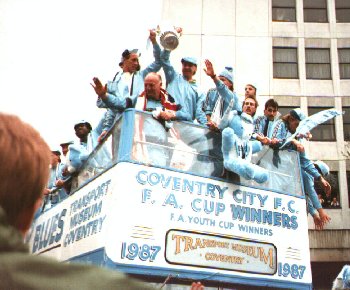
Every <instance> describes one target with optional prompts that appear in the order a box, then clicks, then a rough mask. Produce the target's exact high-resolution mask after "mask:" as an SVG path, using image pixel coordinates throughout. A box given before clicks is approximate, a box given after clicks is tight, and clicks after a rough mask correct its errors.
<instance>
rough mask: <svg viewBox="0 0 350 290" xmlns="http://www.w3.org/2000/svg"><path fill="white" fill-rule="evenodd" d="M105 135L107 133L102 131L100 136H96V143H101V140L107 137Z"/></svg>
mask: <svg viewBox="0 0 350 290" xmlns="http://www.w3.org/2000/svg"><path fill="white" fill-rule="evenodd" d="M107 133H108V131H102V133H101V135H100V136H98V138H97V142H98V143H101V142H102V140H103V138H104V137H105V136H106V135H107Z"/></svg>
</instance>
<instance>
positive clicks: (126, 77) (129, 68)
mask: <svg viewBox="0 0 350 290" xmlns="http://www.w3.org/2000/svg"><path fill="white" fill-rule="evenodd" d="M149 39H150V40H151V42H152V44H153V56H154V62H153V63H151V64H150V65H149V66H148V67H146V68H145V69H144V70H141V71H140V64H139V56H140V53H139V52H138V50H137V49H131V50H128V49H126V50H125V51H124V52H123V53H122V58H121V61H120V63H119V66H120V67H121V69H122V71H120V72H118V73H117V74H116V75H115V77H114V79H113V81H109V82H108V83H107V84H106V85H102V83H101V81H100V80H99V79H98V78H96V77H95V78H93V83H94V84H91V85H92V87H93V88H94V90H95V92H96V94H97V95H98V99H97V106H98V107H99V108H109V109H108V110H107V113H106V115H105V117H104V123H103V128H102V132H103V133H102V134H103V135H102V136H104V135H105V134H106V133H107V131H108V130H109V129H110V127H111V126H112V125H113V121H114V119H115V117H116V114H117V113H122V112H123V111H124V110H125V109H126V108H130V107H134V106H135V103H136V100H137V97H138V96H139V95H140V94H141V93H142V91H143V89H144V78H145V77H146V75H147V74H148V73H149V72H157V71H159V70H160V68H161V62H160V51H161V50H160V47H159V45H158V43H157V40H156V32H155V31H153V30H150V36H149Z"/></svg>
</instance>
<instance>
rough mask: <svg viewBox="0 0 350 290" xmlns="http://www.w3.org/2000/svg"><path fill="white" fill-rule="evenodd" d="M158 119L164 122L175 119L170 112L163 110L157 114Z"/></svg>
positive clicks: (173, 114) (173, 113) (172, 112)
mask: <svg viewBox="0 0 350 290" xmlns="http://www.w3.org/2000/svg"><path fill="white" fill-rule="evenodd" d="M159 119H162V120H165V121H171V120H175V119H176V114H175V112H174V111H172V110H165V111H161V112H160V113H159Z"/></svg>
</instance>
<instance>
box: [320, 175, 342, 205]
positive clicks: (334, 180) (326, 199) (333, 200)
mask: <svg viewBox="0 0 350 290" xmlns="http://www.w3.org/2000/svg"><path fill="white" fill-rule="evenodd" d="M325 179H326V180H327V181H328V182H329V184H330V185H331V187H332V191H331V194H330V195H328V196H327V195H326V194H325V192H324V190H323V187H322V185H321V183H320V182H319V181H315V190H316V192H317V194H318V196H319V198H320V201H321V204H322V207H323V208H335V209H336V208H341V204H340V193H339V180H338V171H330V172H329V174H328V175H327V176H326V177H325Z"/></svg>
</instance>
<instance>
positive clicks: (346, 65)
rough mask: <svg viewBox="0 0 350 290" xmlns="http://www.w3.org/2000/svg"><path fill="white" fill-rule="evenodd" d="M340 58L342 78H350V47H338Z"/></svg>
mask: <svg viewBox="0 0 350 290" xmlns="http://www.w3.org/2000/svg"><path fill="white" fill-rule="evenodd" d="M349 3H350V1H349ZM349 13H350V12H349ZM338 59H339V75H340V78H341V79H350V48H338Z"/></svg>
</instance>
